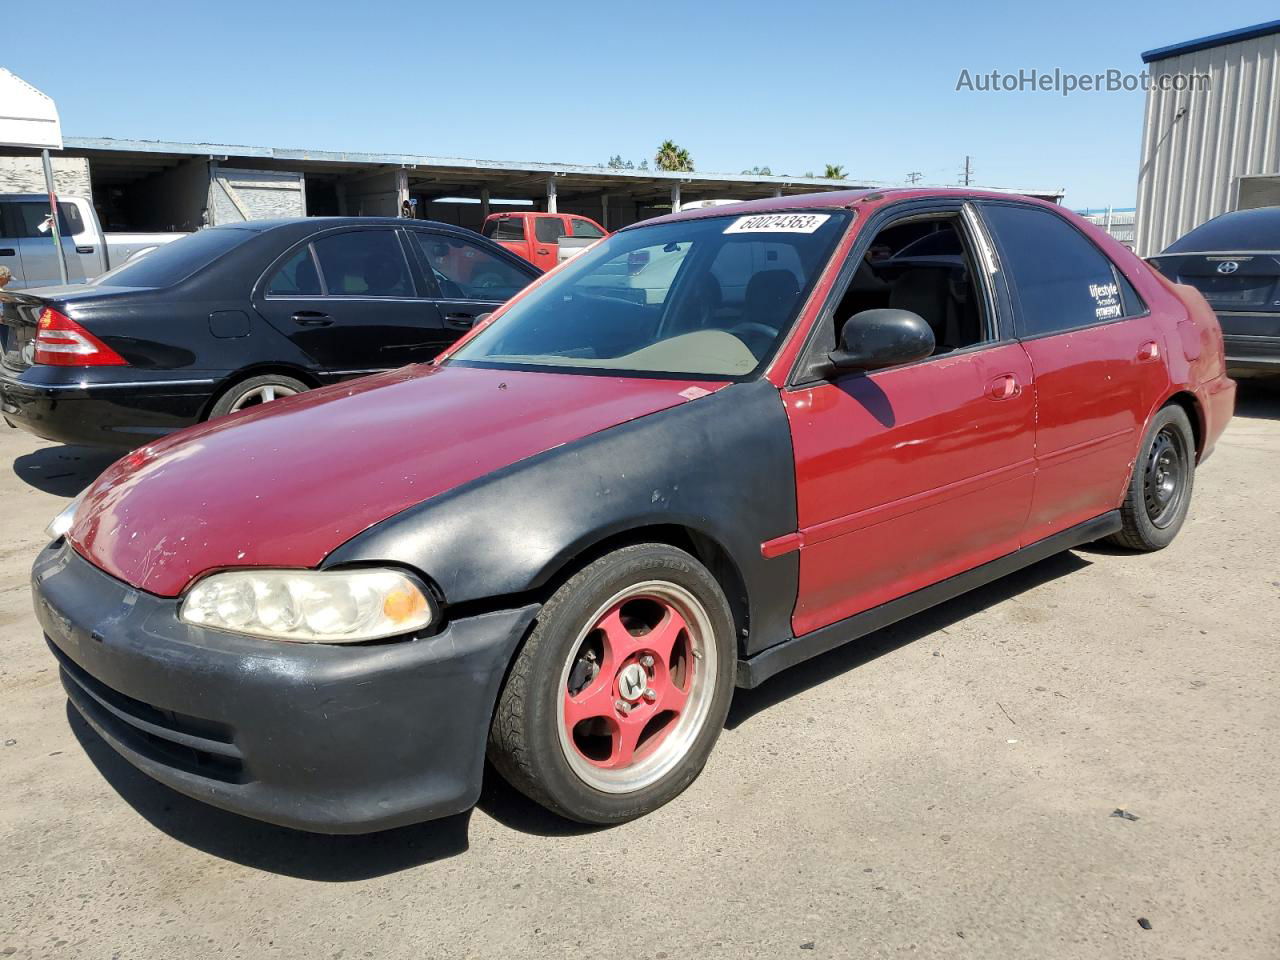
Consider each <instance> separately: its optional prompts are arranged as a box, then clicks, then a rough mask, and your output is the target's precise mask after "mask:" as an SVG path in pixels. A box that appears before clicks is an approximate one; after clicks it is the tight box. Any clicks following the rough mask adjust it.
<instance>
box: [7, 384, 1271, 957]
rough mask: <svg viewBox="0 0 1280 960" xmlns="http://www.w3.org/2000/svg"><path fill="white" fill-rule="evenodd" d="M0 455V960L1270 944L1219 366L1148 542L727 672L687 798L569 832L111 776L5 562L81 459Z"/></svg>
mask: <svg viewBox="0 0 1280 960" xmlns="http://www.w3.org/2000/svg"><path fill="white" fill-rule="evenodd" d="M10 459H12V461H13V470H12V472H9V471H6V472H5V475H4V476H3V477H0V704H3V711H2V712H0V740H3V742H4V746H3V747H0V784H2V785H3V790H2V792H0V851H3V854H2V855H3V863H4V872H3V882H0V956H9V955H12V956H17V957H93V958H110V957H120V958H199V957H227V958H231V957H246V958H262V957H308V958H311V957H316V958H330V957H332V958H337V957H347V958H352V957H379V958H382V957H388V958H391V957H396V958H398V957H415V958H418V957H422V958H425V957H535V956H547V957H565V956H569V955H582V956H591V957H619V958H622V957H626V958H664V957H665V958H671V960H685V958H689V957H726V958H736V957H746V956H761V957H777V956H796V957H798V958H804V957H856V958H869V957H899V956H910V955H915V956H921V957H931V958H932V957H972V958H975V960H995V958H1005V957H1017V958H1036V960H1050V958H1058V957H1081V958H1099V957H1106V958H1111V957H1149V958H1159V960H1174V958H1188V960H1204V958H1208V957H1231V958H1241V960H1243V958H1259V960H1275V958H1276V957H1278V956H1280V910H1278V909H1277V906H1276V904H1277V902H1280V818H1278V817H1277V812H1276V810H1277V801H1278V800H1280V706H1278V705H1280V697H1278V696H1277V679H1278V671H1277V666H1276V639H1277V638H1276V630H1277V626H1278V625H1280V564H1278V563H1277V544H1278V543H1280V389H1277V388H1270V389H1267V388H1261V387H1258V386H1253V387H1252V388H1250V387H1249V386H1248V385H1245V386H1244V387H1243V388H1242V394H1241V401H1240V410H1239V414H1238V416H1237V419H1236V420H1235V421H1234V422H1233V424H1232V425H1231V427H1230V429H1229V431H1228V433H1227V434H1226V436H1225V437H1224V438H1223V440H1222V441H1221V443H1220V444H1219V446H1218V451H1217V453H1216V455H1215V456H1214V457H1213V458H1212V459H1211V460H1210V461H1209V462H1208V463H1207V464H1206V465H1205V467H1204V469H1203V470H1202V471H1201V472H1200V474H1199V476H1198V478H1197V486H1196V493H1195V501H1194V504H1193V506H1192V512H1191V517H1190V519H1189V521H1188V523H1187V525H1186V527H1185V528H1184V530H1183V532H1182V535H1181V536H1180V537H1179V539H1178V541H1177V542H1176V543H1175V544H1174V546H1172V547H1171V548H1169V549H1168V550H1166V551H1164V552H1162V553H1159V554H1154V555H1147V556H1134V555H1127V554H1122V553H1118V552H1116V551H1112V550H1109V549H1103V548H1090V549H1086V550H1079V551H1075V552H1073V553H1069V554H1064V555H1062V556H1059V557H1056V558H1054V559H1051V560H1047V561H1045V562H1044V563H1041V564H1039V565H1038V566H1036V567H1033V568H1031V569H1028V570H1026V571H1023V572H1022V573H1020V574H1018V575H1015V576H1013V577H1011V578H1009V579H1007V580H1005V581H1003V582H1000V583H997V584H994V585H992V586H989V587H987V588H985V589H983V590H980V591H978V592H976V593H974V594H971V595H969V596H967V597H964V598H961V599H959V600H956V601H953V602H951V603H948V604H946V605H945V606H942V607H940V608H937V609H935V610H933V611H931V612H928V613H926V614H923V615H921V616H918V617H916V618H914V619H912V620H909V621H907V622H905V623H902V624H900V625H898V626H897V627H894V628H892V629H890V630H886V631H884V632H882V633H880V634H878V635H876V636H874V637H872V638H869V640H868V641H867V642H864V643H862V644H859V645H855V646H854V647H852V648H846V649H844V650H839V651H836V652H834V653H832V654H829V655H827V656H825V657H822V658H820V659H818V660H816V661H811V662H810V663H808V664H805V665H802V666H800V667H798V668H796V669H794V670H792V671H791V672H789V673H787V674H784V675H782V676H780V677H778V678H776V679H775V680H774V681H772V682H771V683H769V684H768V685H766V686H765V687H763V688H761V689H759V690H757V691H752V692H741V691H740V692H739V693H738V694H737V697H736V699H735V702H734V707H733V712H732V715H731V718H730V722H729V724H728V727H727V729H726V730H725V731H724V735H723V736H722V737H721V739H720V743H719V746H718V748H717V749H716V751H715V753H714V754H713V756H712V758H711V762H710V764H709V766H708V767H707V770H706V771H705V773H704V774H703V775H702V777H701V778H700V779H699V780H698V781H697V782H696V783H695V784H694V785H693V786H692V787H691V788H690V789H689V790H688V792H686V793H685V794H684V795H683V796H682V797H680V798H679V799H678V800H676V801H675V802H674V803H672V804H670V805H668V806H667V807H665V808H664V809H662V810H661V811H659V812H658V813H656V814H654V815H652V816H650V817H647V818H645V819H643V820H641V821H639V822H636V823H632V824H629V825H627V826H624V827H619V828H616V829H611V830H599V831H590V830H583V829H581V828H579V827H576V826H573V825H571V824H567V823H564V822H562V821H559V820H557V819H555V818H553V817H551V816H549V815H547V814H544V813H543V812H542V811H540V810H539V809H538V808H536V807H533V806H531V805H530V804H529V803H527V802H525V801H524V800H523V799H521V798H520V797H519V796H517V795H514V794H513V793H512V791H510V790H509V789H506V788H504V787H503V785H502V784H501V783H500V782H495V780H496V778H494V777H490V778H489V782H488V784H487V786H486V792H485V796H484V799H483V800H482V802H481V804H480V807H479V808H478V809H477V810H476V811H475V812H474V813H472V814H470V815H469V816H464V817H458V818H455V819H452V820H448V821H442V822H437V823H429V824H425V825H422V826H418V827H413V828H407V829H403V830H398V831H394V832H392V833H388V834H382V835H377V836H371V837H355V838H350V837H348V838H333V837H319V836H310V835H303V834H296V833H292V832H290V831H287V830H282V829H278V828H274V827H269V826H264V825H261V824H258V823H254V822H250V821H247V820H243V819H240V818H238V817H235V816H232V815H230V814H226V813H222V812H219V811H216V810H214V809H212V808H208V807H204V806H202V805H201V804H199V803H196V802H194V801H191V800H188V799H185V798H184V797H182V796H179V795H178V794H175V793H172V792H170V791H168V790H167V789H165V788H163V787H160V786H158V785H156V784H154V783H152V782H151V781H149V780H148V779H146V778H145V777H143V776H142V775H140V774H138V773H136V772H135V771H134V770H133V769H132V768H131V767H129V766H128V765H127V764H125V763H124V762H122V761H121V760H119V759H118V758H117V757H116V756H115V755H114V754H113V753H112V752H111V750H109V749H108V748H106V747H105V746H104V745H103V744H102V743H101V742H100V741H99V740H98V739H97V738H96V737H95V735H94V734H92V733H91V732H89V731H88V730H87V729H86V727H85V725H84V724H83V723H82V722H80V721H79V720H78V719H77V718H76V717H74V716H72V715H70V714H68V711H67V707H66V703H65V700H64V698H63V694H62V691H61V689H60V688H59V685H58V681H57V676H56V671H55V670H54V667H53V663H52V661H51V659H50V657H49V655H48V653H47V651H46V650H45V649H44V645H43V642H42V641H41V639H40V635H39V633H38V631H37V628H36V625H35V621H34V619H33V617H32V615H31V611H30V601H29V596H28V588H27V570H28V565H29V563H30V560H31V557H32V555H33V554H34V552H35V551H36V549H37V548H38V546H39V545H40V542H41V533H40V531H41V528H42V527H43V526H44V523H45V522H46V520H48V519H49V517H51V516H52V515H53V514H54V513H55V512H56V511H57V509H58V507H59V505H60V504H61V503H63V502H65V500H66V498H67V497H69V496H70V495H72V494H74V493H75V492H76V491H77V490H78V489H80V488H81V487H82V486H83V485H84V484H85V483H87V481H88V478H90V477H91V476H93V475H94V473H95V472H96V471H97V470H100V469H101V468H102V467H103V466H104V465H105V459H104V458H103V457H102V456H100V455H94V454H92V453H88V452H86V451H83V450H76V449H70V448H65V447H58V446H54V445H50V444H44V443H41V442H37V441H34V440H32V439H31V438H29V437H27V436H26V435H25V434H22V433H18V432H16V431H8V430H4V432H3V433H0V461H4V462H8V461H9V460H10ZM1117 808H1124V809H1126V810H1128V811H1131V812H1132V813H1133V814H1135V815H1136V816H1137V817H1138V819H1137V820H1126V819H1121V818H1118V817H1113V816H1111V814H1112V811H1113V810H1115V809H1117ZM1140 918H1145V920H1146V921H1147V922H1149V924H1150V929H1144V928H1143V927H1142V926H1140V925H1139V919H1140Z"/></svg>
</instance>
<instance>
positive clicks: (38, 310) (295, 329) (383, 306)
mask: <svg viewBox="0 0 1280 960" xmlns="http://www.w3.org/2000/svg"><path fill="white" fill-rule="evenodd" d="M539 274H540V271H539V270H538V269H537V268H536V267H534V266H532V265H531V264H529V263H526V262H525V261H524V260H521V259H519V258H518V257H516V256H514V255H513V254H511V253H509V252H508V251H506V250H504V249H502V248H501V247H500V246H498V245H497V244H496V243H492V242H491V241H489V240H486V239H484V238H483V237H481V236H479V235H478V234H475V233H473V232H471V231H469V230H464V229H461V228H459V227H452V226H448V225H446V224H441V223H434V222H430V221H416V220H395V219H385V218H374V217H368V218H354V217H336V218H307V219H300V220H277V221H257V222H247V223H239V224H235V225H230V226H221V227H214V228H211V229H207V230H201V231H200V232H198V233H194V234H192V235H191V236H189V237H184V238H183V239H181V240H177V241H175V242H173V243H171V244H167V245H166V246H163V247H160V248H159V249H157V250H156V251H154V252H153V253H150V254H148V255H147V256H146V257H144V258H142V259H140V260H137V261H133V262H131V263H126V264H124V265H122V266H120V267H118V268H116V269H115V270H112V271H110V272H109V273H106V274H104V275H103V276H101V277H99V278H98V279H97V280H95V281H93V282H91V283H84V284H73V285H70V286H62V287H44V288H39V289H33V290H24V291H22V292H20V293H16V292H15V293H5V292H0V307H2V308H3V314H2V319H3V323H2V324H0V347H3V360H2V361H0V400H2V401H3V414H4V418H5V419H6V420H7V421H8V422H9V424H10V425H11V426H18V427H22V428H24V429H26V430H29V431H30V432H31V433H34V434H36V435H37V436H41V437H45V438H46V439H49V440H56V441H59V442H62V443H85V444H96V445H102V446H111V447H121V448H131V447H136V446H139V445H141V444H144V443H146V442H147V441H149V440H152V439H154V438H156V437H158V436H161V435H164V434H168V433H172V432H174V431H175V430H179V429H181V428H183V427H187V426H190V425H192V424H194V423H198V422H200V421H202V420H208V419H211V418H213V417H218V416H222V415H224V414H227V413H232V412H234V411H237V410H241V409H244V408H246V407H250V406H255V405H257V404H260V403H265V402H267V401H270V400H273V399H275V398H277V397H281V396H288V395H291V394H295V393H301V392H302V391H304V390H308V389H310V388H312V387H318V386H321V385H323V384H329V383H335V382H337V381H339V380H344V379H347V378H350V377H358V376H362V375H364V374H368V373H374V372H376V371H380V370H388V369H392V368H395V367H400V366H404V365H406V364H410V363H419V362H423V361H428V360H431V359H432V358H433V357H435V356H436V354H438V353H439V352H440V351H441V350H443V349H444V348H445V347H447V346H448V345H449V344H451V343H452V342H453V341H455V340H456V339H458V337H460V336H461V335H462V334H463V333H464V332H465V331H466V330H467V329H468V328H470V327H471V326H472V324H474V323H475V320H476V318H477V317H479V316H481V315H483V314H486V313H488V312H490V311H492V310H493V309H494V308H495V307H496V306H498V305H499V304H501V303H503V302H504V301H506V300H507V299H509V298H510V297H511V296H513V295H514V294H515V293H517V292H519V291H520V290H521V289H523V288H524V287H525V286H527V285H528V284H529V283H530V282H531V281H532V280H534V279H535V278H537V277H538V276H539Z"/></svg>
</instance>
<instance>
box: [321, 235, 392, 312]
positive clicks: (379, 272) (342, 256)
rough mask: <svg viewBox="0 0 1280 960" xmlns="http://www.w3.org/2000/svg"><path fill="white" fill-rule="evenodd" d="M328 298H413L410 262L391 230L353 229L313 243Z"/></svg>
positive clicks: (324, 237)
mask: <svg viewBox="0 0 1280 960" xmlns="http://www.w3.org/2000/svg"><path fill="white" fill-rule="evenodd" d="M313 245H314V247H315V251H316V259H317V260H319V261H320V273H321V277H322V280H323V283H324V287H325V292H326V293H327V294H328V295H329V296H331V297H361V298H364V297H413V296H416V292H415V290H414V287H413V280H412V279H411V277H410V276H409V265H408V263H406V262H405V259H404V250H403V248H402V247H401V246H400V240H399V238H398V237H396V234H395V231H394V230H352V231H349V232H347V233H334V234H329V235H328V236H323V237H320V238H319V239H317V240H315V241H314V243H313Z"/></svg>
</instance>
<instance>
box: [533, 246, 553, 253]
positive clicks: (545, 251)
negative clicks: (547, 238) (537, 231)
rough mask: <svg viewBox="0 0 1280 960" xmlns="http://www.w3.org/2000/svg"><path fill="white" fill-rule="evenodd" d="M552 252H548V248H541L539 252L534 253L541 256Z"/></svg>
mask: <svg viewBox="0 0 1280 960" xmlns="http://www.w3.org/2000/svg"><path fill="white" fill-rule="evenodd" d="M550 252H551V251H550V250H548V249H547V248H546V247H539V248H538V249H537V250H535V251H534V253H540V254H548V253H550Z"/></svg>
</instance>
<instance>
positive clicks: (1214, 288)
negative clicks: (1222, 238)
mask: <svg viewBox="0 0 1280 960" xmlns="http://www.w3.org/2000/svg"><path fill="white" fill-rule="evenodd" d="M1151 260H1152V262H1153V263H1155V264H1156V266H1157V267H1158V268H1159V270H1160V272H1161V273H1163V274H1164V275H1165V276H1166V277H1169V279H1171V280H1173V281H1174V282H1176V283H1185V284H1187V285H1188V286H1192V287H1195V288H1196V289H1197V290H1199V291H1200V292H1201V293H1202V294H1204V298H1205V299H1206V300H1208V301H1209V304H1210V306H1212V307H1213V308H1214V309H1215V310H1226V311H1229V312H1234V311H1240V310H1248V311H1277V312H1280V290H1277V283H1280V253H1240V254H1231V253H1208V254H1206V253H1167V254H1162V255H1160V256H1158V257H1152V258H1151Z"/></svg>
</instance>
